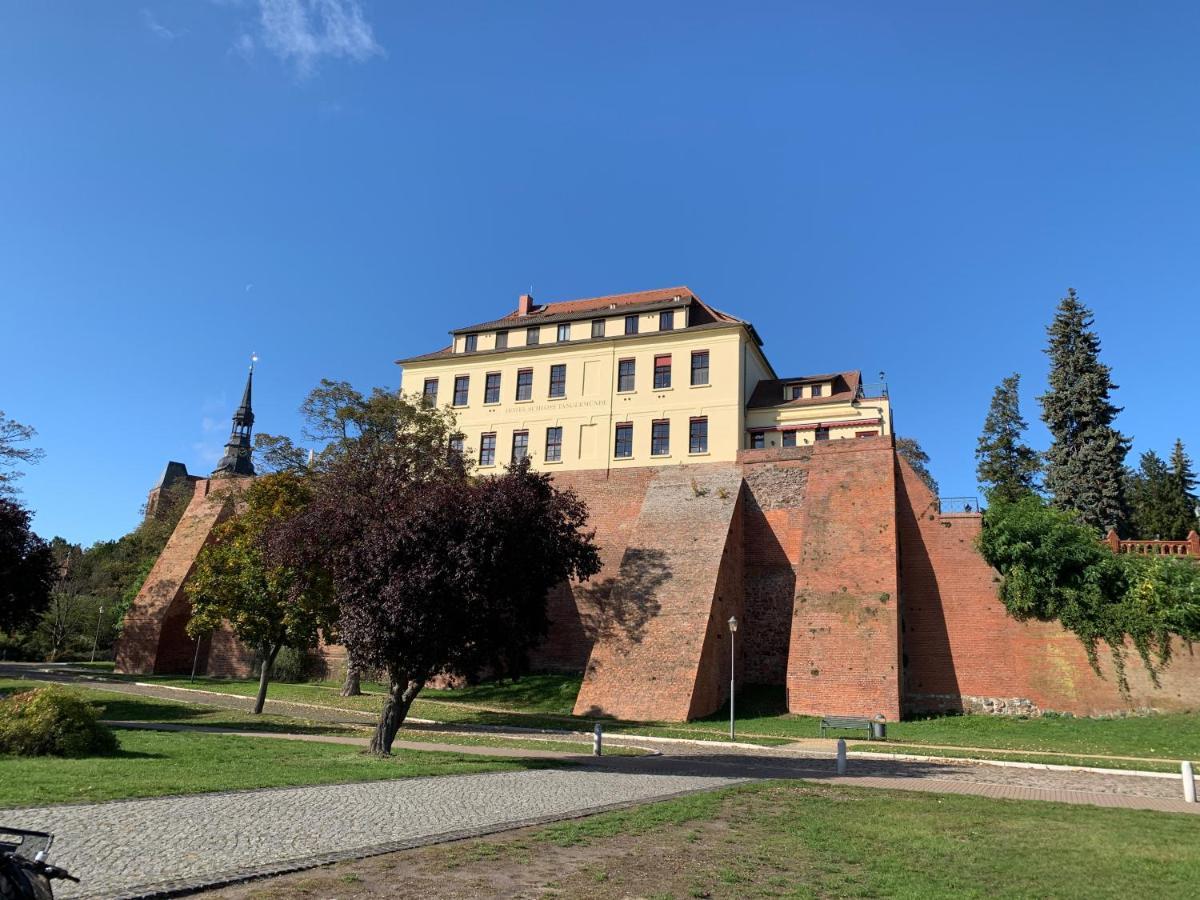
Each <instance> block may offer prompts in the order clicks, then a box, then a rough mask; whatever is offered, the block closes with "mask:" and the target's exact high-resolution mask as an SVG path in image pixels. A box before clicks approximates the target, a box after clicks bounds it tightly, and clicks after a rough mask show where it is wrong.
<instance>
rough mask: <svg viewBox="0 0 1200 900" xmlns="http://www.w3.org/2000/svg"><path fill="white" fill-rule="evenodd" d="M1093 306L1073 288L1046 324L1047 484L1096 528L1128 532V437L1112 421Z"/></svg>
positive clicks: (1111, 387)
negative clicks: (1126, 468)
mask: <svg viewBox="0 0 1200 900" xmlns="http://www.w3.org/2000/svg"><path fill="white" fill-rule="evenodd" d="M1092 321H1093V320H1092V312H1091V310H1089V309H1088V308H1087V307H1086V306H1084V304H1083V303H1082V302H1080V300H1079V297H1078V296H1077V295H1076V293H1075V290H1074V289H1073V288H1072V289H1071V290H1069V291H1068V292H1067V296H1066V297H1064V298H1063V299H1062V301H1061V302H1060V303H1059V305H1058V312H1057V313H1056V315H1055V317H1054V321H1053V323H1051V325H1050V327H1049V328H1048V329H1047V334H1048V335H1049V338H1050V341H1049V346H1048V347H1047V348H1046V353H1047V355H1048V356H1049V357H1050V379H1049V381H1050V389H1049V390H1048V391H1047V392H1046V393H1045V394H1044V395H1042V397H1041V398H1040V399H1041V402H1042V419H1043V421H1045V423H1046V425H1047V427H1048V428H1049V429H1050V434H1051V436H1052V438H1053V442H1052V443H1051V445H1050V449H1049V451H1047V453H1046V480H1045V486H1046V490H1047V491H1049V492H1050V494H1051V496H1052V497H1053V498H1054V505H1055V506H1057V507H1059V508H1060V509H1069V510H1074V511H1075V512H1076V513H1078V514H1079V516H1080V517H1081V518H1082V520H1083V521H1084V522H1085V523H1086V524H1088V525H1091V526H1092V527H1093V528H1095V529H1097V530H1099V531H1105V530H1107V529H1108V528H1110V527H1115V528H1116V529H1117V530H1118V531H1119V532H1123V531H1124V529H1125V526H1126V523H1127V518H1128V514H1127V510H1126V505H1125V490H1124V486H1125V477H1124V476H1125V456H1126V454H1127V453H1128V452H1129V440H1128V439H1127V438H1126V437H1125V435H1123V434H1121V432H1119V431H1117V430H1116V428H1114V427H1113V421H1114V420H1115V419H1116V417H1117V413H1119V412H1120V411H1121V409H1120V407H1118V406H1115V405H1114V404H1113V403H1112V401H1111V400H1110V398H1109V394H1110V393H1111V392H1112V391H1113V390H1115V389H1116V385H1114V384H1113V383H1112V378H1111V376H1110V370H1109V368H1108V366H1106V365H1104V364H1103V363H1102V362H1100V338H1099V337H1097V336H1096V333H1095V332H1094V331H1092V329H1091V326H1092Z"/></svg>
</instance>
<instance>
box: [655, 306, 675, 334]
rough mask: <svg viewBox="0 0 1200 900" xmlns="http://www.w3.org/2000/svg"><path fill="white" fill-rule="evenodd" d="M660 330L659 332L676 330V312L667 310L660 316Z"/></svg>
mask: <svg viewBox="0 0 1200 900" xmlns="http://www.w3.org/2000/svg"><path fill="white" fill-rule="evenodd" d="M658 330H659V331H674V330H675V310H673V309H665V310H663V311H662V312H660V313H659V314H658Z"/></svg>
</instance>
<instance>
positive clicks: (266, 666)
mask: <svg viewBox="0 0 1200 900" xmlns="http://www.w3.org/2000/svg"><path fill="white" fill-rule="evenodd" d="M282 646H283V645H282V644H274V645H273V646H270V647H267V648H266V650H267V655H266V656H265V657H263V663H262V671H261V672H259V673H258V696H257V697H255V698H254V714H255V715H256V716H257V715H259V714H260V713H261V712H262V711H263V705H264V704H265V703H266V702H267V683H268V682H269V681H270V680H271V666H273V665H275V657H276V656H278V655H279V650H280V648H281V647H282Z"/></svg>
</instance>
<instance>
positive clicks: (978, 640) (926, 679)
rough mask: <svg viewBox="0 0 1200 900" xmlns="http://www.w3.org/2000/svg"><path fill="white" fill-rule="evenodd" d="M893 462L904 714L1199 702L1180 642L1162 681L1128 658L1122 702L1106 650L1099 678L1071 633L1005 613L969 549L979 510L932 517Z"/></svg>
mask: <svg viewBox="0 0 1200 900" xmlns="http://www.w3.org/2000/svg"><path fill="white" fill-rule="evenodd" d="M899 467H900V469H899V474H900V478H899V481H898V513H899V526H900V548H901V557H900V560H901V561H900V566H901V585H902V588H901V603H902V605H903V613H904V615H903V619H904V622H903V647H904V659H905V668H904V693H905V704H904V705H905V709H906V711H908V712H930V711H941V710H974V711H981V712H1003V713H1025V712H1030V713H1036V712H1038V711H1046V710H1051V711H1057V712H1072V713H1075V714H1077V715H1097V714H1104V713H1113V712H1120V711H1124V710H1129V709H1143V708H1157V709H1163V710H1170V709H1195V708H1197V707H1200V658H1198V657H1197V655H1195V654H1194V653H1192V652H1190V651H1189V650H1188V648H1186V647H1184V646H1179V647H1177V648H1176V655H1175V659H1174V661H1173V662H1172V664H1171V666H1170V667H1169V668H1168V669H1167V671H1166V672H1164V673H1163V675H1162V680H1161V681H1162V686H1161V688H1155V687H1154V686H1153V685H1152V684H1151V682H1150V678H1149V676H1148V674H1147V672H1146V671H1145V668H1144V667H1143V666H1142V664H1141V661H1140V660H1138V659H1137V657H1136V654H1132V655H1130V657H1129V661H1128V672H1129V680H1130V697H1129V698H1128V699H1126V698H1123V697H1122V696H1121V694H1120V692H1119V691H1118V690H1117V686H1116V683H1115V680H1114V678H1113V675H1112V663H1111V659H1110V656H1109V653H1108V651H1107V650H1106V649H1104V648H1103V647H1102V648H1101V651H1100V662H1101V671H1102V673H1103V676H1099V675H1097V674H1096V673H1095V672H1094V671H1093V670H1092V668H1091V666H1090V665H1089V664H1088V662H1087V657H1086V655H1085V654H1084V651H1083V647H1082V645H1081V644H1080V643H1079V640H1078V638H1076V637H1075V635H1073V634H1071V633H1070V632H1068V631H1066V630H1065V629H1063V628H1062V627H1061V626H1059V625H1058V624H1056V623H1050V622H1018V621H1017V620H1015V619H1013V618H1012V617H1011V616H1009V615H1008V613H1007V611H1006V610H1005V609H1004V606H1003V604H1002V603H1001V602H1000V600H999V598H998V596H997V594H996V585H997V579H998V578H999V576H998V574H997V573H996V572H994V571H993V570H992V569H991V568H990V567H989V566H988V565H987V564H986V563H985V562H984V561H983V558H982V557H980V556H979V553H978V551H977V550H976V549H975V538H976V536H977V535H978V533H979V528H980V522H981V520H980V517H979V516H963V515H959V516H941V515H939V514H938V507H937V502H936V500H935V498H934V497H933V495H932V494H931V493H930V491H929V489H928V488H926V487H925V485H924V484H923V483H922V482H921V481H920V479H919V478H918V477H917V476H916V474H915V473H914V472H913V471H912V469H911V468H910V467H909V466H908V465H907V463H904V462H903V461H901V462H900V463H899Z"/></svg>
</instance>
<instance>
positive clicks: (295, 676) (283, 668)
mask: <svg viewBox="0 0 1200 900" xmlns="http://www.w3.org/2000/svg"><path fill="white" fill-rule="evenodd" d="M315 669H316V667H315V665H314V663H313V659H312V657H311V655H310V654H309V652H308V651H307V650H296V649H293V648H292V647H284V648H282V649H281V650H280V651H279V655H278V656H276V657H275V664H274V665H273V666H271V677H272V678H274V679H275V680H276V681H283V682H289V683H292V684H296V683H299V682H303V681H310V680H311V679H312V677H313V675H314V674H315Z"/></svg>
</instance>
